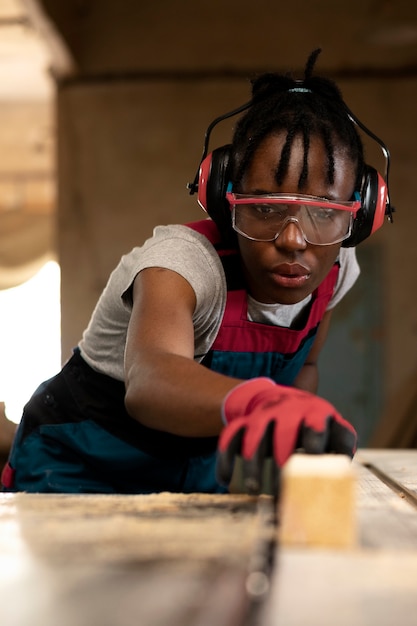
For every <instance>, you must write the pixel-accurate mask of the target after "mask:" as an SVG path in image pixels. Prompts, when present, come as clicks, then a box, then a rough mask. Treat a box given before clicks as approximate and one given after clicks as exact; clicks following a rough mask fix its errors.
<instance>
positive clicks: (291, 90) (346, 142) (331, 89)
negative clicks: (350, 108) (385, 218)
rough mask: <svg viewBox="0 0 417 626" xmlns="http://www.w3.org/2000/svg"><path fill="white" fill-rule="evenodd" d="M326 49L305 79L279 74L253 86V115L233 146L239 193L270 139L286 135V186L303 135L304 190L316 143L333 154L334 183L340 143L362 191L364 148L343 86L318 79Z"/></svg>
mask: <svg viewBox="0 0 417 626" xmlns="http://www.w3.org/2000/svg"><path fill="white" fill-rule="evenodd" d="M320 52H321V49H320V48H318V49H317V50H314V51H313V52H312V53H311V54H310V56H309V58H308V60H307V63H306V66H305V70H304V78H303V80H295V79H294V78H292V77H291V76H290V75H281V74H277V73H266V74H262V75H261V76H259V77H258V78H256V79H254V80H252V81H251V83H252V99H251V106H250V108H249V110H248V112H247V113H246V114H245V115H244V116H243V117H242V118H241V119H240V120H239V121H238V123H237V125H236V128H235V132H234V136H233V141H232V146H231V163H230V165H231V172H230V174H231V179H232V183H233V187H234V189H235V190H238V189H239V186H240V183H241V181H242V178H243V176H244V174H245V172H246V171H247V169H248V167H249V166H250V165H251V163H252V159H253V157H254V154H255V152H256V150H257V149H258V147H259V145H260V144H261V143H262V141H263V140H264V139H265V138H266V137H267V136H269V135H271V134H272V133H275V132H279V131H282V130H284V131H286V132H287V137H286V141H285V144H284V147H283V150H282V153H281V158H280V161H279V163H278V166H277V170H276V173H275V178H276V181H277V183H278V184H282V181H283V180H284V178H285V176H286V174H287V172H288V166H289V159H290V155H291V148H292V145H293V142H294V139H295V138H296V137H297V136H300V135H301V137H302V139H303V144H304V162H303V167H302V169H301V172H300V176H299V180H298V186H299V189H300V191H302V190H303V188H304V187H305V184H306V182H307V178H308V153H309V147H310V138H311V137H312V136H318V137H321V138H322V141H323V143H324V146H325V149H326V152H327V162H328V170H327V179H328V182H329V184H333V182H334V173H335V172H334V167H335V165H334V153H335V143H336V142H337V143H338V147H340V145H342V146H343V147H344V149H345V150H346V153H347V155H348V156H349V157H350V159H351V160H352V162H353V163H355V164H356V188H357V189H359V188H360V183H361V179H362V171H363V166H364V154H363V145H362V142H361V140H360V137H359V134H358V132H357V130H356V128H355V126H354V124H353V123H352V122H351V120H350V119H349V117H348V114H347V111H346V105H345V104H344V101H343V98H342V94H341V92H340V90H339V88H338V87H337V85H336V84H335V83H334V82H333V81H331V80H329V79H327V78H322V77H318V76H317V77H316V76H313V75H312V74H313V68H314V65H315V63H316V60H317V57H318V55H319V54H320Z"/></svg>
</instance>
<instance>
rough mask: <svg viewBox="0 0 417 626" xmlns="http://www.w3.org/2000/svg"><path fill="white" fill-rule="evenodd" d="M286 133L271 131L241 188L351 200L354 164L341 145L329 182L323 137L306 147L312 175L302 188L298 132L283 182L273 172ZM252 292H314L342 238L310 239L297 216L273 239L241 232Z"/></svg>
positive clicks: (277, 297) (274, 297) (294, 297)
mask: <svg viewBox="0 0 417 626" xmlns="http://www.w3.org/2000/svg"><path fill="white" fill-rule="evenodd" d="M285 139H286V133H285V132H284V133H279V134H275V135H271V136H269V137H267V138H266V139H265V140H264V141H263V142H262V143H261V145H260V146H259V148H258V149H257V151H256V153H255V156H254V159H253V161H252V164H251V166H250V167H249V169H248V171H247V172H246V174H245V176H244V178H243V180H242V184H241V185H240V190H239V191H241V193H245V194H260V193H287V194H291V193H294V194H297V193H298V194H299V193H303V194H307V195H311V196H319V197H323V198H328V199H332V200H339V201H349V200H350V199H351V198H352V195H353V192H354V185H355V167H354V164H353V163H352V161H351V159H350V158H349V157H347V156H346V155H345V154H344V153H343V152H342V151H340V153H339V154H338V153H337V152H335V154H334V182H333V184H331V185H330V184H329V183H328V182H327V170H328V160H327V152H326V150H325V147H324V145H323V142H322V140H321V139H320V138H319V137H314V136H313V137H312V138H311V140H310V148H309V153H308V179H307V183H306V186H305V187H304V188H303V189H302V191H301V192H300V190H299V188H298V179H299V176H300V172H301V168H302V166H303V158H304V146H303V141H302V138H301V136H298V137H296V138H295V140H294V142H293V145H292V149H291V154H290V161H289V167H288V173H287V175H286V176H285V178H284V180H283V182H282V184H281V185H278V184H277V182H276V180H275V173H276V170H277V166H278V163H279V160H280V157H281V151H282V148H283V146H284V143H285ZM238 241H239V249H240V252H241V257H242V262H243V268H244V273H245V278H246V282H247V286H248V290H249V293H250V294H251V296H252V297H253V298H255V300H258V302H264V303H280V304H295V303H296V302H300V301H301V300H303V299H304V298H306V297H307V296H308V295H309V294H311V293H312V292H313V291H314V290H315V289H316V288H317V287H318V285H319V284H320V283H321V282H322V280H323V279H324V278H325V276H326V275H327V274H328V272H329V271H330V269H331V268H332V266H333V264H334V262H335V260H336V258H337V255H338V253H339V249H340V246H341V244H340V243H337V244H332V245H328V246H317V245H313V244H310V243H307V242H306V241H305V240H304V237H303V234H302V232H301V230H300V228H299V226H298V224H296V223H294V222H290V223H288V224H287V226H286V227H285V228H284V230H283V231H282V232H281V234H280V235H279V237H278V238H277V239H276V240H275V241H268V242H264V241H262V242H260V241H251V240H250V239H247V238H245V237H243V236H242V235H240V234H238Z"/></svg>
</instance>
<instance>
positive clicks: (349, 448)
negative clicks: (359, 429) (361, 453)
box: [327, 419, 357, 458]
mask: <svg viewBox="0 0 417 626" xmlns="http://www.w3.org/2000/svg"><path fill="white" fill-rule="evenodd" d="M356 444H357V435H356V432H355V430H354V429H353V427H352V426H351V425H350V424H349V423H348V422H346V425H345V424H342V423H340V422H339V421H336V420H335V419H332V420H331V422H330V424H329V441H328V445H327V452H336V453H337V454H347V455H348V456H350V457H351V458H352V457H353V455H354V454H355V452H356Z"/></svg>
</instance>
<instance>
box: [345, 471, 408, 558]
mask: <svg viewBox="0 0 417 626" xmlns="http://www.w3.org/2000/svg"><path fill="white" fill-rule="evenodd" d="M356 470H357V473H358V481H357V494H356V500H357V505H356V515H357V527H358V542H359V545H360V546H362V547H363V548H374V549H379V550H391V549H397V550H417V511H416V509H415V508H414V507H413V506H412V505H411V504H410V503H409V502H407V501H406V500H405V499H404V498H401V497H400V496H399V494H398V493H396V492H395V491H393V490H392V489H391V488H390V487H388V486H387V485H386V484H384V483H383V482H382V481H381V480H380V479H379V478H378V476H375V474H374V473H372V472H371V471H369V469H367V468H366V467H364V466H362V465H360V464H359V463H357V464H356Z"/></svg>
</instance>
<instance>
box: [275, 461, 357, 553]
mask: <svg viewBox="0 0 417 626" xmlns="http://www.w3.org/2000/svg"><path fill="white" fill-rule="evenodd" d="M355 482H356V474H355V471H354V469H353V467H352V463H351V460H350V459H349V458H348V457H347V456H345V455H341V454H319V455H311V454H295V455H293V456H292V457H291V458H290V459H289V460H288V462H287V463H286V464H285V466H284V467H283V470H282V497H281V500H280V502H279V506H278V508H279V513H278V515H279V529H278V530H279V539H280V542H281V544H282V545H287V546H288V545H293V546H306V547H319V546H327V547H338V548H342V547H343V548H351V547H353V546H354V545H355V543H356V516H355V504H356V502H355Z"/></svg>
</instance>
